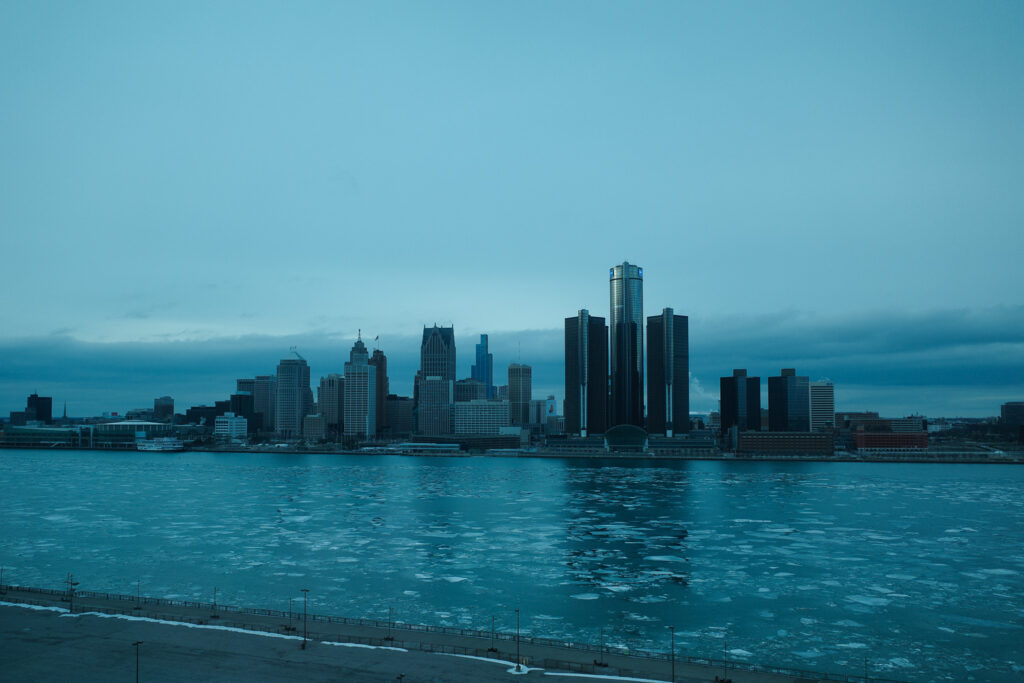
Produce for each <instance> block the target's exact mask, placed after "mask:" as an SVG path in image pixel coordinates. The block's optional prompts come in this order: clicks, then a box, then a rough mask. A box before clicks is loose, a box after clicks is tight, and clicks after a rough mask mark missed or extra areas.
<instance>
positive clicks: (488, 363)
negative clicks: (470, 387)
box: [469, 334, 494, 398]
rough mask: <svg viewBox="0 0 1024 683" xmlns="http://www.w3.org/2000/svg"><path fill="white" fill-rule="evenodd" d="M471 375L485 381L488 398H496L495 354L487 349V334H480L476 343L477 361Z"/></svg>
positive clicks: (471, 369)
mask: <svg viewBox="0 0 1024 683" xmlns="http://www.w3.org/2000/svg"><path fill="white" fill-rule="evenodd" d="M469 376H470V377H471V378H472V379H475V380H479V381H480V382H483V384H484V386H485V387H487V398H494V354H493V353H489V352H488V350H487V335H486V334H481V335H480V343H479V344H477V345H476V363H475V364H474V365H473V367H472V368H470V372H469Z"/></svg>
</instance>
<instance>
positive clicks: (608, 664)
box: [0, 587, 863, 683]
mask: <svg viewBox="0 0 1024 683" xmlns="http://www.w3.org/2000/svg"><path fill="white" fill-rule="evenodd" d="M0 601H5V602H9V603H27V604H35V605H40V606H48V607H56V608H61V609H63V610H67V609H68V608H69V607H73V612H74V614H75V615H76V616H74V617H69V616H59V613H58V612H54V611H41V610H30V609H26V608H23V607H2V608H0V628H2V637H3V640H4V642H5V643H6V645H5V647H4V648H3V650H4V653H0V665H2V669H0V670H2V671H3V672H4V675H5V676H7V675H12V674H14V675H13V678H12V679H11V680H47V679H49V678H54V679H56V678H64V679H66V680H70V679H68V678H67V676H66V675H63V674H60V673H59V672H61V671H67V670H68V668H67V667H78V666H79V665H81V666H83V667H84V666H85V663H86V662H92V663H93V664H94V665H95V668H94V669H90V671H93V670H95V671H96V672H99V673H97V674H96V675H95V677H94V676H93V674H89V675H88V676H86V677H84V678H81V679H79V678H77V677H75V678H74V680H101V679H102V680H108V679H110V678H117V679H122V676H121V675H120V673H118V674H117V675H101V674H103V672H104V671H106V668H104V667H105V666H106V665H105V664H104V663H103V662H107V661H109V663H110V666H114V665H115V662H116V663H117V666H118V667H121V669H123V667H124V666H126V664H125V663H124V662H122V661H121V660H122V659H124V658H125V657H126V655H125V652H128V654H129V655H130V656H129V657H128V658H129V659H131V662H130V663H131V665H132V666H131V668H132V671H133V672H134V649H133V648H131V647H130V643H132V642H135V641H136V640H142V641H145V642H147V643H149V645H143V646H142V647H143V648H145V649H144V652H145V653H146V655H147V661H150V662H152V663H155V664H159V666H154V669H155V670H151V671H150V674H151V675H150V676H149V677H148V678H146V680H182V679H185V678H188V679H191V680H243V679H244V680H247V681H256V680H267V681H270V680H292V679H294V680H314V681H315V680H346V681H364V680H365V681H384V680H392V681H393V680H397V679H398V676H399V674H403V673H404V674H406V676H405V678H404V680H405V681H413V680H418V681H434V680H438V681H462V680H465V681H485V680H506V679H508V678H509V677H510V676H513V675H514V674H509V673H507V672H506V669H508V668H509V665H503V664H500V663H498V662H494V661H480V660H477V659H469V658H467V657H479V658H482V659H496V660H500V661H505V662H510V663H511V662H515V661H516V642H515V638H514V635H510V634H498V635H499V637H498V638H497V639H495V640H494V641H493V643H492V640H491V638H490V637H489V635H485V634H478V635H467V634H466V633H467V632H465V631H463V632H461V633H445V632H441V630H440V629H434V630H431V631H425V630H423V629H424V627H417V626H407V625H402V624H396V625H394V626H393V627H392V628H391V629H390V630H389V629H388V627H387V625H386V624H379V625H377V624H376V622H367V621H363V622H362V623H359V620H349V621H350V622H352V623H341V620H332V621H326V619H327V617H316V618H310V619H308V621H307V630H308V638H309V641H310V644H309V646H308V647H306V648H303V647H302V645H303V640H302V636H303V621H302V613H301V611H299V612H298V613H296V614H293V615H292V619H291V620H289V619H288V615H287V613H283V614H282V613H278V612H273V611H270V610H252V612H258V613H255V614H254V613H250V612H248V611H240V610H238V609H237V608H225V607H223V606H218V607H217V609H216V610H214V609H213V606H212V605H199V604H197V603H187V604H170V603H171V601H166V600H157V599H153V598H142V599H141V601H138V602H137V601H136V600H135V599H131V598H130V597H129V596H104V595H97V594H89V595H80V594H79V595H76V596H75V598H74V600H73V604H71V603H69V602H68V601H67V600H66V598H65V597H64V596H62V595H61V594H59V593H57V592H55V591H45V590H40V589H19V588H14V587H7V590H6V591H5V594H3V595H0ZM87 612H98V613H101V614H117V615H126V616H134V617H144V618H146V619H158V620H163V621H171V622H179V623H186V624H192V625H195V626H198V627H199V628H187V627H184V626H181V625H177V626H175V625H167V624H160V623H153V622H149V621H145V620H135V619H122V618H105V617H102V616H98V615H85V614H83V613H87ZM260 613H262V614H260ZM26 624H27V625H28V626H26V627H24V628H27V629H28V630H24V628H23V625H26ZM218 626H219V627H231V628H237V629H243V630H245V631H254V632H255V631H259V632H263V633H264V634H265V635H262V636H260V635H256V634H255V633H253V634H250V633H240V632H237V631H233V630H230V629H224V628H210V627H218ZM449 630H450V631H451V630H454V631H458V629H449ZM270 634H274V635H276V636H278V637H270ZM282 636H284V637H282ZM14 643H18V644H17V645H16V646H15V645H14ZM331 643H350V644H361V645H366V646H372V647H345V646H339V645H332V644H331ZM381 646H383V647H386V648H401V649H402V650H406V652H402V651H400V650H395V649H381ZM492 646H493V649H492ZM129 650H130V652H129ZM441 653H444V654H446V655H449V656H439V655H440V654H441ZM451 655H462V656H451ZM8 659H10V660H11V661H7V660H8ZM595 659H597V660H600V661H602V662H603V663H604V664H605V665H604V666H601V665H598V664H596V663H595ZM519 661H520V663H521V664H522V665H524V666H526V667H528V668H530V669H534V670H531V671H529V672H528V673H527V674H525V676H526V677H527V678H531V679H539V678H541V677H543V678H546V679H547V680H549V681H552V680H555V679H556V678H562V676H557V677H556V676H555V674H566V673H575V674H577V675H580V677H579V678H577V677H572V678H568V677H566V678H565V680H568V681H587V680H591V681H594V680H600V679H597V678H595V677H594V676H595V675H596V676H619V677H627V678H639V679H646V680H651V681H669V680H671V676H672V663H671V662H670V661H668V660H667V658H666V659H655V658H651V657H637V656H631V655H625V654H621V653H610V652H609V653H599V652H596V651H592V650H586V649H583V648H579V647H559V646H557V645H553V644H538V643H535V642H527V641H526V640H525V639H524V640H523V641H522V642H520V644H519ZM712 664H713V665H709V664H702V663H696V662H686V661H682V658H680V657H677V661H676V662H675V667H674V669H675V680H676V681H679V682H682V683H695V682H698V681H714V680H715V678H716V676H717V677H720V678H721V677H724V676H725V675H727V676H728V678H729V679H731V680H732V681H735V682H736V683H740V682H743V683H790V682H792V681H817V680H826V679H824V678H823V677H822V675H820V674H814V673H812V672H785V673H782V672H765V671H744V670H739V669H735V668H733V667H732V666H729V668H728V669H727V671H725V672H724V671H723V667H722V662H721V661H718V662H713V663H712ZM12 666H13V667H14V668H10V667H12ZM40 667H41V668H40ZM121 669H119V671H121ZM540 669H543V670H540ZM75 671H76V673H77V672H78V669H77V668H76V669H75ZM83 671H84V670H83ZM158 672H160V673H159V674H158ZM186 672H191V673H188V674H187V675H186ZM243 672H244V673H243ZM108 673H112V672H108ZM588 674H589V675H588ZM83 675H84V674H83ZM154 676H157V677H154ZM159 676H165V677H162V678H161V677H159ZM518 677H519V676H517V678H518ZM122 680H130V677H128V676H126V677H125V678H123V679H122ZM831 680H849V681H862V680H863V679H862V678H859V677H854V676H850V677H848V678H847V677H845V676H833V677H831Z"/></svg>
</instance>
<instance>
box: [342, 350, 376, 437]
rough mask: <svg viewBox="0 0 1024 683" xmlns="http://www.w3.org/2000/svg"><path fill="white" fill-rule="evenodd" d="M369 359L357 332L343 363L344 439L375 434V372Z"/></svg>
mask: <svg viewBox="0 0 1024 683" xmlns="http://www.w3.org/2000/svg"><path fill="white" fill-rule="evenodd" d="M369 360H370V354H369V353H368V352H367V350H366V344H364V343H363V339H362V334H360V335H359V338H358V339H356V343H355V344H353V345H352V350H351V351H350V352H349V360H348V362H347V363H345V389H344V391H345V398H344V403H345V408H344V410H345V417H344V430H345V438H366V437H372V436H374V435H375V434H376V433H377V392H376V389H377V371H376V368H372V367H371V366H370V364H369Z"/></svg>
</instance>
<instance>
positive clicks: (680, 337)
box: [647, 308, 690, 436]
mask: <svg viewBox="0 0 1024 683" xmlns="http://www.w3.org/2000/svg"><path fill="white" fill-rule="evenodd" d="M689 347H690V344H689V320H688V319H687V317H686V316H685V315H674V314H673V311H672V309H671V308H666V309H664V310H663V311H662V312H661V315H652V316H650V317H649V318H647V431H648V432H650V433H652V434H664V435H665V436H672V434H673V433H676V434H685V433H687V432H689V431H690V348H689Z"/></svg>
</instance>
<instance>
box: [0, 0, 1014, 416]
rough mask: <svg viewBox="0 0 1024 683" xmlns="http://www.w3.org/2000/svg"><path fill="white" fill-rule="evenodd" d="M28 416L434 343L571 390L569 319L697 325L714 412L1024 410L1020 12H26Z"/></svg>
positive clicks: (23, 179) (2, 375) (4, 104)
mask: <svg viewBox="0 0 1024 683" xmlns="http://www.w3.org/2000/svg"><path fill="white" fill-rule="evenodd" d="M0 64H3V67H2V68H0V250H2V252H0V254H2V267H0V310H2V316H0V320H2V323H0V351H2V352H3V355H2V358H3V361H2V364H0V412H7V411H8V410H16V409H21V408H22V407H23V406H24V397H25V395H27V394H28V393H30V392H31V391H33V390H36V389H38V390H39V391H40V392H43V393H49V394H52V395H53V397H54V401H55V404H56V406H55V409H56V410H57V411H58V412H59V407H60V405H61V404H62V403H63V401H65V400H66V401H68V402H69V403H70V405H71V413H72V414H75V415H85V414H91V413H97V412H101V411H113V410H118V411H123V410H125V409H127V408H134V407H140V406H145V405H151V404H152V398H153V397H155V396H158V395H161V394H164V393H170V394H172V395H173V396H175V398H176V399H177V402H178V408H179V409H180V410H181V409H184V408H185V407H187V405H190V404H191V403H195V402H211V401H213V400H216V399H220V398H224V397H225V396H226V394H227V393H228V392H230V391H231V390H232V389H233V378H234V377H237V376H252V375H255V374H266V373H272V372H273V371H274V367H275V366H276V363H277V361H278V359H280V358H281V357H284V356H285V355H287V351H288V348H289V347H290V346H292V345H297V346H299V349H300V352H302V353H303V355H304V356H306V358H307V359H308V360H309V361H310V364H311V366H312V369H313V373H312V374H313V376H314V382H316V379H317V378H318V377H319V376H320V375H322V374H326V373H327V372H340V371H341V369H342V364H343V362H344V360H345V358H346V357H347V354H348V349H349V348H350V347H351V344H352V341H354V338H355V335H356V332H357V330H358V329H362V330H363V335H364V337H366V338H368V339H370V340H372V339H373V338H374V337H376V336H377V335H380V337H381V340H382V346H383V348H384V350H385V352H387V353H388V355H389V357H390V358H392V359H393V360H392V362H391V366H392V371H391V381H392V388H393V390H397V391H398V392H399V393H410V392H411V385H412V375H413V374H414V372H415V370H416V366H417V363H418V344H419V336H420V331H421V329H422V325H424V324H426V325H430V324H433V323H434V322H435V321H436V322H438V323H439V324H453V325H454V326H455V332H456V341H457V346H458V350H459V360H458V369H459V374H460V376H464V375H468V373H469V366H470V364H471V363H472V354H473V344H474V343H475V342H476V341H477V338H476V335H478V334H479V333H480V332H487V333H490V334H492V344H493V346H494V351H495V355H496V357H495V368H496V373H495V374H496V375H498V376H500V375H501V374H502V370H503V368H505V367H506V366H507V364H508V363H509V362H513V361H515V360H517V359H521V360H522V362H525V363H530V364H533V365H534V366H535V375H534V378H535V379H534V385H535V395H536V397H538V398H540V397H542V396H543V395H546V394H548V393H554V394H556V395H557V396H558V397H559V398H561V397H562V394H563V392H564V389H563V386H562V352H563V348H562V344H563V341H562V332H561V326H562V320H563V319H564V318H565V317H566V316H569V315H572V314H574V312H575V311H576V310H577V309H578V308H580V307H584V306H585V307H587V308H589V309H590V310H591V312H592V313H593V314H594V315H602V316H605V315H607V310H608V283H607V272H608V268H609V267H610V266H611V265H613V264H616V263H621V262H622V261H623V260H625V259H628V260H630V261H631V262H634V263H637V264H639V265H641V266H643V267H644V271H645V308H646V310H645V314H655V313H657V312H658V311H660V310H661V308H662V307H664V306H672V307H673V308H675V310H676V312H677V313H680V314H685V315H689V316H690V317H691V356H692V359H691V369H692V371H693V375H694V378H693V382H692V385H691V389H692V396H693V398H692V403H693V408H694V409H695V410H708V409H712V408H714V407H715V402H716V400H717V394H718V378H719V377H720V376H721V375H725V374H729V373H730V372H731V370H732V368H734V367H747V368H748V369H749V370H750V372H751V373H753V374H758V375H761V376H767V375H769V374H777V373H778V370H779V369H780V368H781V367H782V366H786V367H791V366H792V367H796V368H797V370H798V372H799V373H800V374H808V375H810V376H811V377H812V379H817V378H819V377H830V378H831V379H833V380H834V381H835V382H836V384H837V389H836V394H837V409H840V410H844V409H877V410H880V411H882V412H883V413H889V414H905V413H909V412H912V411H919V412H923V413H925V414H931V415H954V414H960V415H993V414H997V413H998V410H999V404H1000V403H1001V402H1003V401H1006V400H1024V307H1022V303H1024V297H1022V291H1024V276H1022V274H1021V262H1022V254H1024V220H1022V219H1024V191H1022V189H1021V188H1022V187H1024V126H1022V125H1021V121H1022V120H1024V106H1022V105H1024V87H1022V86H1024V4H1022V3H1020V2H1005V3H1004V2H977V3H967V2H957V3H943V2H934V1H930V2H898V3H897V2H879V3H873V2H848V3H839V2H832V3H821V2H806V3H804V2H770V3H769V2H752V3H741V2H730V3H699V4H698V3H686V2H664V3H658V2H616V3H602V2H595V1H593V0H587V1H586V2H578V3H577V2H565V1H558V2H536V3H531V2H516V3H507V2H506V3H497V2H466V3H447V2H446V3H441V2H431V3H426V2H410V3H398V2H395V3H358V4H346V3H341V2H324V3H314V2H299V3H283V2H282V3H260V2H254V1H252V0H247V1H245V2H237V3H234V2H195V3H189V2H168V3H160V2H145V3H138V2H124V3H118V2H75V3H68V2H58V3H46V2H16V1H6V0H0Z"/></svg>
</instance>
